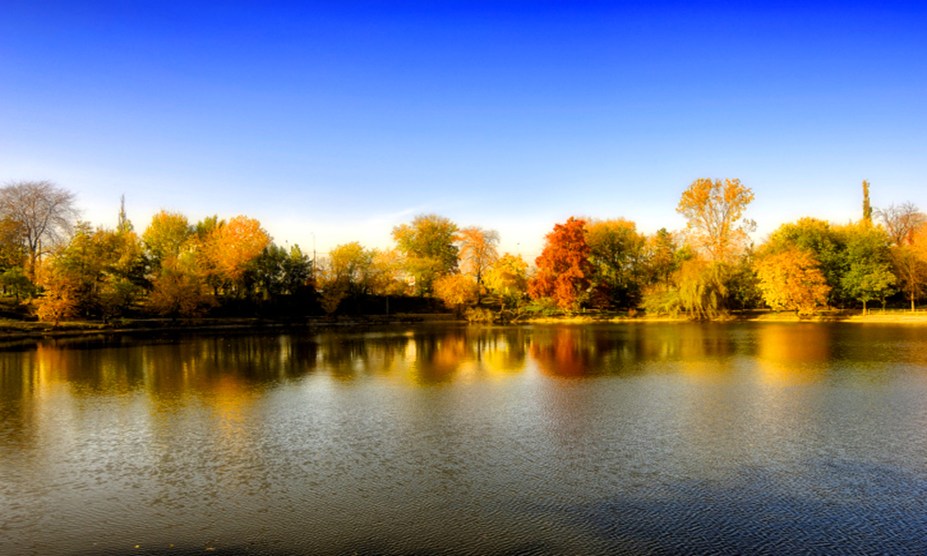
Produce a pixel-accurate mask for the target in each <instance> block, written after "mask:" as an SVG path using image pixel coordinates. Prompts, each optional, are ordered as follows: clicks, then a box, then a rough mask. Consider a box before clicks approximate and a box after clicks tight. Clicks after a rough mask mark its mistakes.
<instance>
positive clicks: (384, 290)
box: [369, 249, 410, 296]
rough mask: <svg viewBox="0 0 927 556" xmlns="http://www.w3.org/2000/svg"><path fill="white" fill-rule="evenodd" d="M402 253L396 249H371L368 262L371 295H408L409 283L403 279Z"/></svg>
mask: <svg viewBox="0 0 927 556" xmlns="http://www.w3.org/2000/svg"><path fill="white" fill-rule="evenodd" d="M403 272H404V271H403V264H402V255H401V254H399V253H398V252H397V251H396V250H387V251H384V250H381V249H373V250H372V251H371V263H370V278H369V279H370V293H372V294H373V295H382V296H393V295H409V293H410V289H409V283H408V281H406V280H404V279H403Z"/></svg>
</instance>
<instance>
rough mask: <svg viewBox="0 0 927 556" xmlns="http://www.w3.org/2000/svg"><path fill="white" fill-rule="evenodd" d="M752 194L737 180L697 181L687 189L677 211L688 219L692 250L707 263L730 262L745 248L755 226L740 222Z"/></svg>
mask: <svg viewBox="0 0 927 556" xmlns="http://www.w3.org/2000/svg"><path fill="white" fill-rule="evenodd" d="M751 201H753V192H752V191H751V190H750V188H748V187H745V186H744V185H742V184H741V183H740V180H738V179H725V180H724V181H723V182H722V181H721V180H711V179H708V178H699V179H697V180H695V181H694V182H692V184H691V185H690V186H689V188H688V189H686V190H685V191H684V192H683V194H682V198H681V199H680V200H679V205H678V206H677V207H676V212H678V213H680V214H682V215H683V216H685V217H686V220H687V230H688V232H689V238H690V240H691V242H692V245H693V247H695V248H696V249H698V250H699V251H700V252H701V253H703V254H704V255H705V256H706V257H707V258H708V260H710V261H723V262H730V261H731V260H733V259H734V258H735V257H736V256H737V255H738V254H740V253H741V252H742V251H743V249H744V247H746V244H747V241H748V239H749V237H748V236H747V234H748V232H751V231H753V228H754V223H753V222H752V221H750V220H746V219H743V218H742V217H743V213H744V210H746V208H747V205H749V204H750V202H751Z"/></svg>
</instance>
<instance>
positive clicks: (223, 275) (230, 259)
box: [201, 216, 270, 291]
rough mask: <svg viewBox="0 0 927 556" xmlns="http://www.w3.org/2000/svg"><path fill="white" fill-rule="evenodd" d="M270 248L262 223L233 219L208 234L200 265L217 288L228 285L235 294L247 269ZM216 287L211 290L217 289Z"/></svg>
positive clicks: (245, 219) (241, 218) (250, 219)
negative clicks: (210, 276) (212, 278)
mask: <svg viewBox="0 0 927 556" xmlns="http://www.w3.org/2000/svg"><path fill="white" fill-rule="evenodd" d="M269 244H270V236H269V235H267V232H265V231H264V229H263V228H261V223H260V222H258V221H257V220H255V219H253V218H248V217H247V216H236V217H234V218H232V219H231V220H229V221H228V222H225V223H219V224H218V225H217V226H216V227H215V228H214V229H212V230H211V231H209V232H208V234H207V235H206V239H205V241H204V243H203V245H202V246H201V255H202V259H204V260H201V264H202V266H203V267H204V268H205V269H210V270H212V271H213V272H214V273H215V276H216V277H217V278H218V282H217V284H219V283H221V284H226V285H231V286H232V287H233V288H234V289H235V290H236V291H237V290H239V289H240V288H239V286H240V285H241V279H242V276H243V275H244V273H245V270H247V268H248V265H249V264H250V263H251V262H252V261H254V260H256V259H257V258H258V257H259V256H260V255H261V253H262V252H263V251H264V249H265V248H266V247H267V246H268V245H269ZM217 284H214V287H215V288H216V289H218V287H217Z"/></svg>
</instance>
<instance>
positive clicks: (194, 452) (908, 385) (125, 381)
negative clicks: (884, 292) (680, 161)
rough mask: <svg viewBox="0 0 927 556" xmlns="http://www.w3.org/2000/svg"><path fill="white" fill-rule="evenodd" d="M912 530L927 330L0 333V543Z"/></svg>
mask: <svg viewBox="0 0 927 556" xmlns="http://www.w3.org/2000/svg"><path fill="white" fill-rule="evenodd" d="M745 552H748V553H759V554H763V553H768V554H788V553H811V554H815V553H822V554H879V553H892V554H924V553H927V328H917V327H903V326H862V325H828V324H729V325H695V324H692V325H689V324H667V325H660V324H646V325H638V324H632V325H610V326H586V327H568V326H550V327H531V328H457V327H454V328H437V329H435V328H431V329H408V330H405V329H402V330H385V331H374V332H363V333H343V332H338V333H335V332H321V333H317V332H302V333H294V334H286V335H232V336H192V337H191V336H184V337H165V338H158V339H139V338H118V339H99V340H96V341H92V342H89V341H82V342H71V343H68V342H64V341H60V340H59V341H57V342H52V341H49V342H42V343H39V344H38V345H35V346H20V347H18V348H15V349H13V348H8V349H7V350H6V351H4V352H2V353H0V554H162V553H169V554H201V553H202V554H207V553H208V554H240V553H245V554H272V555H276V554H294V553H295V554H353V553H359V554H413V553H414V554H433V553H441V554H580V553H583V554H680V553H681V554H685V553H690V554H703V553H731V554H738V553H745Z"/></svg>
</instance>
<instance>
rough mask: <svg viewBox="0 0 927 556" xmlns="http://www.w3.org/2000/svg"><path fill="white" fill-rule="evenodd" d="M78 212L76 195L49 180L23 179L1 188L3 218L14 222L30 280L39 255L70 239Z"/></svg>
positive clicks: (0, 205) (1, 218)
mask: <svg viewBox="0 0 927 556" xmlns="http://www.w3.org/2000/svg"><path fill="white" fill-rule="evenodd" d="M77 215H78V212H77V209H76V208H75V207H74V194H73V193H71V192H70V191H67V190H65V189H62V188H60V187H58V186H57V185H55V184H54V183H52V182H50V181H21V182H14V183H10V184H8V185H6V186H4V187H3V188H0V220H5V221H7V222H10V223H14V226H15V229H16V230H17V231H18V233H19V235H20V239H21V242H22V245H23V246H24V249H25V252H26V255H27V260H26V274H27V275H28V276H29V278H30V279H31V278H34V277H35V269H36V264H37V262H38V260H39V258H40V257H41V256H42V255H44V254H46V253H48V252H50V251H51V250H53V249H54V248H55V247H57V246H59V245H61V244H62V243H64V242H65V241H67V238H68V234H69V233H70V232H71V230H72V229H73V227H74V223H75V221H76V220H77Z"/></svg>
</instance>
